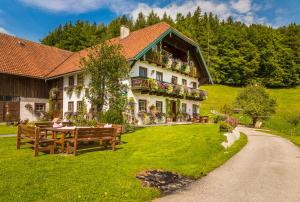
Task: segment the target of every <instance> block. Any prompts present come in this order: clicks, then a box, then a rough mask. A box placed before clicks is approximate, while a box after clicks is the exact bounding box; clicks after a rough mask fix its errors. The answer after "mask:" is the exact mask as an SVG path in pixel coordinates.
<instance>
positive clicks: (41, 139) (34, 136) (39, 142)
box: [17, 124, 55, 156]
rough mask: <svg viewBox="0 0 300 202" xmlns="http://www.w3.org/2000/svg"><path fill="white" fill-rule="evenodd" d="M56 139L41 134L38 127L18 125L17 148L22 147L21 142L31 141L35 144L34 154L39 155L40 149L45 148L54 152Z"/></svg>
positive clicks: (43, 149) (51, 152)
mask: <svg viewBox="0 0 300 202" xmlns="http://www.w3.org/2000/svg"><path fill="white" fill-rule="evenodd" d="M22 140H24V141H22ZM54 141H55V140H54V139H48V138H46V137H45V136H43V135H41V133H40V128H38V127H33V126H27V125H23V124H20V125H19V126H18V134H17V149H20V146H21V144H25V143H31V144H33V145H34V146H33V148H34V156H38V155H39V152H40V151H45V150H50V154H54V149H55V148H54Z"/></svg>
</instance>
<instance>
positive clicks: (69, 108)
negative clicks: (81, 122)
mask: <svg viewBox="0 0 300 202" xmlns="http://www.w3.org/2000/svg"><path fill="white" fill-rule="evenodd" d="M68 112H74V102H68Z"/></svg>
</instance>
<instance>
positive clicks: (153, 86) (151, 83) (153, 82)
mask: <svg viewBox="0 0 300 202" xmlns="http://www.w3.org/2000/svg"><path fill="white" fill-rule="evenodd" d="M148 81H149V86H150V88H151V89H153V90H158V84H157V82H156V80H154V79H151V78H150V79H149V80H148Z"/></svg>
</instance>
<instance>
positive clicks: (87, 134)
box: [65, 128, 116, 156]
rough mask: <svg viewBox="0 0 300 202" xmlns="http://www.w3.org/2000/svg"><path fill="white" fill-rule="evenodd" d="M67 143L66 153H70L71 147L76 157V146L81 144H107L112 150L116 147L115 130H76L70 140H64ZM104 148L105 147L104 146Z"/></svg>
mask: <svg viewBox="0 0 300 202" xmlns="http://www.w3.org/2000/svg"><path fill="white" fill-rule="evenodd" d="M65 141H66V143H67V153H68V154H69V153H70V150H71V147H73V154H74V155H75V156H76V155H77V150H78V145H79V143H81V142H99V144H100V145H103V144H104V143H106V142H108V143H110V145H111V147H112V150H113V151H115V146H116V129H115V128H76V129H75V130H74V132H73V135H72V138H69V139H66V140H65ZM104 146H105V147H106V145H104Z"/></svg>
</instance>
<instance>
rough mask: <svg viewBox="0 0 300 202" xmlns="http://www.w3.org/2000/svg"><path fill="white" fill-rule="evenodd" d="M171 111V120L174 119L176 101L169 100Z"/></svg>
mask: <svg viewBox="0 0 300 202" xmlns="http://www.w3.org/2000/svg"><path fill="white" fill-rule="evenodd" d="M171 112H172V114H173V120H172V121H176V112H177V110H176V101H174V100H172V101H171Z"/></svg>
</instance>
